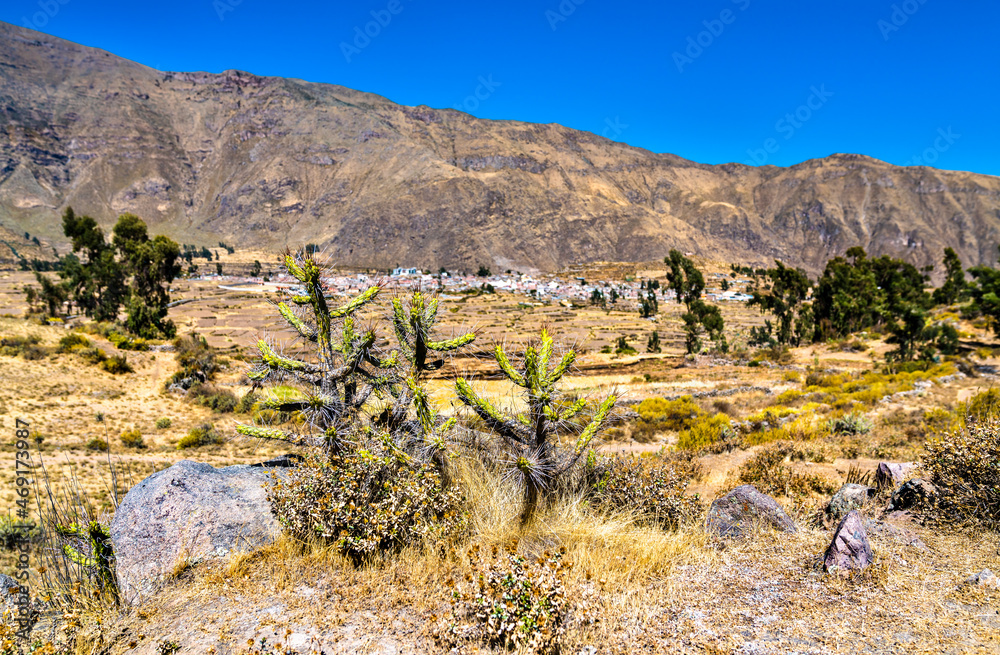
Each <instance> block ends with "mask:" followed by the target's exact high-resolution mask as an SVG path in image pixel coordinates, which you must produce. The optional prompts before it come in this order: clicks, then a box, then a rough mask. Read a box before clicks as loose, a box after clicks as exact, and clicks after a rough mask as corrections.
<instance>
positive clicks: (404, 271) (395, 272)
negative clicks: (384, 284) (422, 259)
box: [392, 266, 420, 277]
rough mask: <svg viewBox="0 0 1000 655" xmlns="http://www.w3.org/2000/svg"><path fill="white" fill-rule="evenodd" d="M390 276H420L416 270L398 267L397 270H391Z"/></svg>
mask: <svg viewBox="0 0 1000 655" xmlns="http://www.w3.org/2000/svg"><path fill="white" fill-rule="evenodd" d="M392 275H393V277H399V276H400V275H420V271H419V270H417V269H416V268H403V267H402V266H400V267H399V268H394V269H392Z"/></svg>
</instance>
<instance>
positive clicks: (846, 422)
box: [826, 412, 872, 436]
mask: <svg viewBox="0 0 1000 655" xmlns="http://www.w3.org/2000/svg"><path fill="white" fill-rule="evenodd" d="M826 427H827V429H828V430H829V431H830V433H831V434H845V435H848V436H850V435H855V434H868V433H869V432H871V429H872V422H871V419H869V418H868V417H867V416H865V415H864V414H856V413H853V412H852V413H851V414H845V415H844V416H840V417H837V418H832V419H830V420H829V421H827V424H826Z"/></svg>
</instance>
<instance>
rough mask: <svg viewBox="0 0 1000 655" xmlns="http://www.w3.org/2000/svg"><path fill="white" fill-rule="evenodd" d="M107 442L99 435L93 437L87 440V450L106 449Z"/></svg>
mask: <svg viewBox="0 0 1000 655" xmlns="http://www.w3.org/2000/svg"><path fill="white" fill-rule="evenodd" d="M107 449H108V442H107V441H105V440H104V439H101V438H100V437H94V438H93V439H91V440H90V441H88V442H87V450H107Z"/></svg>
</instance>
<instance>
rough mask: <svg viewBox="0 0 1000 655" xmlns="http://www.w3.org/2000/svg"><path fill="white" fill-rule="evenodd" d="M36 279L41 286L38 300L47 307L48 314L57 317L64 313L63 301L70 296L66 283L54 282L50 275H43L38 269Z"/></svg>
mask: <svg viewBox="0 0 1000 655" xmlns="http://www.w3.org/2000/svg"><path fill="white" fill-rule="evenodd" d="M35 280H37V281H38V284H39V286H40V287H41V290H40V291H38V292H37V294H38V300H40V301H41V304H42V306H43V307H45V310H46V313H47V315H48V316H53V317H55V316H59V315H60V314H62V306H63V303H65V302H66V299H67V298H69V289H68V288H67V287H66V285H65V284H61V283H57V282H53V281H52V280H51V279H50V278H49V277H48V276H46V275H42V274H41V273H39V272H38V271H35ZM26 293H27V292H26Z"/></svg>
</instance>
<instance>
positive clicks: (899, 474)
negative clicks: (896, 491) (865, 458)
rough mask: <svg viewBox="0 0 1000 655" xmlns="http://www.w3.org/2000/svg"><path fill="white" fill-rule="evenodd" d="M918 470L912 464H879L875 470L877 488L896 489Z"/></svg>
mask: <svg viewBox="0 0 1000 655" xmlns="http://www.w3.org/2000/svg"><path fill="white" fill-rule="evenodd" d="M916 468H917V465H916V464H912V463H895V462H879V465H878V468H876V469H875V486H876V487H880V488H882V487H892V488H896V487H897V486H899V485H901V484H903V480H905V479H906V476H907V475H909V474H910V473H911V472H912V471H914V470H915V469H916Z"/></svg>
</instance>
